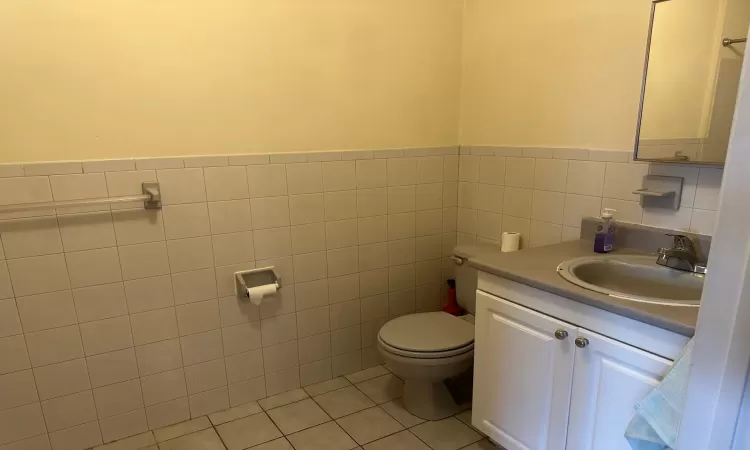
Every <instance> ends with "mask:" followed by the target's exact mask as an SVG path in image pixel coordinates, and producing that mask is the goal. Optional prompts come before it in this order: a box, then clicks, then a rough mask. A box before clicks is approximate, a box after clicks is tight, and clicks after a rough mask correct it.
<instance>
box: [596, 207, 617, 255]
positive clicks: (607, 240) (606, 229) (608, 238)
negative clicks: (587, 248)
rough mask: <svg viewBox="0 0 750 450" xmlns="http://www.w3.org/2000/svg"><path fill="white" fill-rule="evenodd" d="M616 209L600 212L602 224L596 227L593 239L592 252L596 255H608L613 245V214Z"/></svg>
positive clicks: (605, 209) (606, 209)
mask: <svg viewBox="0 0 750 450" xmlns="http://www.w3.org/2000/svg"><path fill="white" fill-rule="evenodd" d="M616 212H617V210H616V209H611V208H604V210H603V211H602V222H601V223H600V224H599V225H597V227H596V237H595V238H594V251H595V252H596V253H609V252H611V251H612V249H613V248H614V245H615V228H616V226H615V220H614V217H615V213H616Z"/></svg>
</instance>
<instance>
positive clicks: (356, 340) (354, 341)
mask: <svg viewBox="0 0 750 450" xmlns="http://www.w3.org/2000/svg"><path fill="white" fill-rule="evenodd" d="M360 336H361V329H360V326H359V325H355V326H353V327H348V328H342V329H340V330H334V331H331V354H332V355H334V356H336V355H342V354H346V353H350V352H352V351H355V350H358V349H360V348H361V347H362V341H361V338H360Z"/></svg>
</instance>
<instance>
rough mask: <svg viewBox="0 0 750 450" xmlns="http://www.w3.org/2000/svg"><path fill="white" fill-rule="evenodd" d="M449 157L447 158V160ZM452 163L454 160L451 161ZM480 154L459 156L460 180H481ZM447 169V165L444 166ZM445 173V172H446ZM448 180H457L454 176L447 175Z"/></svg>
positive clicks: (473, 181)
mask: <svg viewBox="0 0 750 450" xmlns="http://www.w3.org/2000/svg"><path fill="white" fill-rule="evenodd" d="M447 161H448V159H446V162H447ZM451 163H452V162H451ZM479 167H480V157H479V156H468V155H461V156H460V157H459V167H458V180H460V181H467V182H472V183H476V182H478V181H479ZM443 169H444V171H445V169H446V168H445V166H444V167H443ZM444 173H445V172H444ZM446 181H457V180H454V179H453V178H452V177H446Z"/></svg>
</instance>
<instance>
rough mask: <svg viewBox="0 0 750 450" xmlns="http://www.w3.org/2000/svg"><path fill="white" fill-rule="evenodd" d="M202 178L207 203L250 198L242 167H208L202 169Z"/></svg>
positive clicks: (245, 173) (245, 172)
mask: <svg viewBox="0 0 750 450" xmlns="http://www.w3.org/2000/svg"><path fill="white" fill-rule="evenodd" d="M203 176H204V177H205V180H206V199H207V200H208V201H209V202H213V201H219V200H238V199H243V198H249V197H250V194H249V191H248V184H247V171H246V170H245V168H244V167H209V168H206V169H203Z"/></svg>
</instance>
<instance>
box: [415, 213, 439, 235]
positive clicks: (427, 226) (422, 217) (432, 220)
mask: <svg viewBox="0 0 750 450" xmlns="http://www.w3.org/2000/svg"><path fill="white" fill-rule="evenodd" d="M414 229H415V234H416V236H428V235H431V234H440V233H441V232H442V230H443V211H442V210H440V209H433V210H430V211H418V212H417V215H416V220H415V228H414Z"/></svg>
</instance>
